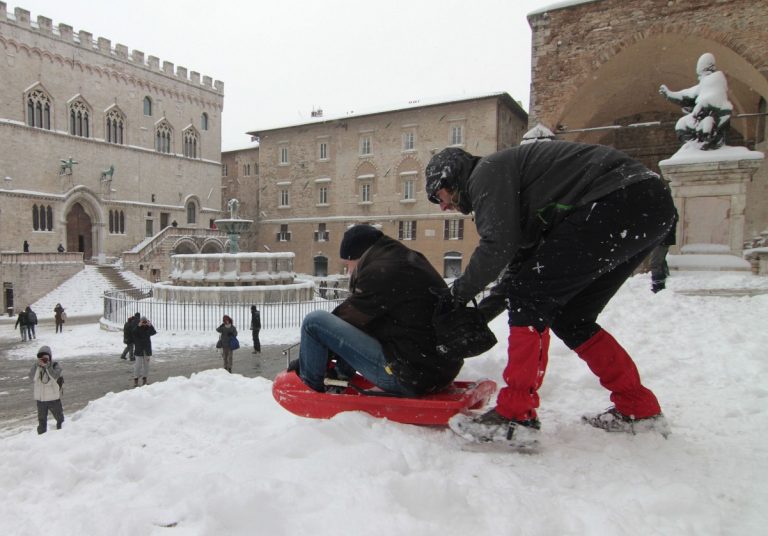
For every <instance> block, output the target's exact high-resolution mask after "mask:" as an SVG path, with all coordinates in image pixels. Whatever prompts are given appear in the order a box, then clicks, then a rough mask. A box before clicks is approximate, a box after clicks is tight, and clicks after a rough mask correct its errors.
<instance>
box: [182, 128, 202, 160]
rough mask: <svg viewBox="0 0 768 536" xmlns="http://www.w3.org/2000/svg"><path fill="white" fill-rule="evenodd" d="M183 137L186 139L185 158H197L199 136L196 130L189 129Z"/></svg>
mask: <svg viewBox="0 0 768 536" xmlns="http://www.w3.org/2000/svg"><path fill="white" fill-rule="evenodd" d="M182 136H183V138H184V156H186V157H187V158H197V144H198V140H199V136H198V135H197V132H195V129H194V128H192V127H189V128H188V129H186V130H185V131H184V132H183V133H182Z"/></svg>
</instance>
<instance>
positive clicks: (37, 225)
mask: <svg viewBox="0 0 768 536" xmlns="http://www.w3.org/2000/svg"><path fill="white" fill-rule="evenodd" d="M32 229H34V230H35V231H53V208H52V207H51V206H50V205H47V206H46V205H40V206H37V205H32Z"/></svg>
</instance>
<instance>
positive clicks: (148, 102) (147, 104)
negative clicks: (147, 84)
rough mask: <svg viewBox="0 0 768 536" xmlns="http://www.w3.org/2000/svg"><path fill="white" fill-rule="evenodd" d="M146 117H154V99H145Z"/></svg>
mask: <svg viewBox="0 0 768 536" xmlns="http://www.w3.org/2000/svg"><path fill="white" fill-rule="evenodd" d="M144 115H146V116H147V117H152V99H150V98H149V97H144Z"/></svg>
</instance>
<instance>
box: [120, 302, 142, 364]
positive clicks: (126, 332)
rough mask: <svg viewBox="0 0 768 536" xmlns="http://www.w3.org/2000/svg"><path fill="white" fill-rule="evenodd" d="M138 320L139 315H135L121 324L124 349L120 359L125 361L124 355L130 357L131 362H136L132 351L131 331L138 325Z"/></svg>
mask: <svg viewBox="0 0 768 536" xmlns="http://www.w3.org/2000/svg"><path fill="white" fill-rule="evenodd" d="M140 319H141V314H140V313H136V314H135V315H133V316H132V317H131V318H129V319H128V320H127V321H126V323H125V324H123V343H124V344H125V348H124V349H123V353H122V354H120V359H125V356H126V355H130V356H131V361H136V357H135V356H134V351H133V346H134V344H133V330H134V329H136V326H138V325H139V320H140Z"/></svg>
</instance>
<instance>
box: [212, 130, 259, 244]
mask: <svg viewBox="0 0 768 536" xmlns="http://www.w3.org/2000/svg"><path fill="white" fill-rule="evenodd" d="M230 199H237V200H238V201H239V202H240V215H241V217H243V218H246V219H253V218H252V216H254V215H256V214H257V212H258V208H259V146H258V144H257V145H254V146H253V147H244V148H242V149H234V150H231V151H222V153H221V206H222V207H226V206H227V202H228V201H229V200H230ZM258 232H259V231H258V225H253V226H251V231H250V234H249V236H248V238H247V239H246V238H244V239H243V243H242V245H241V247H242V246H247V248H250V247H252V246H253V244H256V243H257V242H258ZM246 240H247V244H246Z"/></svg>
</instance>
